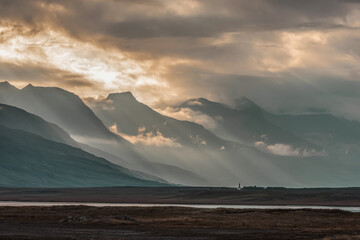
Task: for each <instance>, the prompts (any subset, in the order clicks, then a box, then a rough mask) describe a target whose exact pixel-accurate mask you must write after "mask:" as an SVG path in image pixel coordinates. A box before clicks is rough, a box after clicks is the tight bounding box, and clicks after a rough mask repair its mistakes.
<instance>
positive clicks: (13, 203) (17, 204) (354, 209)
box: [0, 201, 360, 212]
mask: <svg viewBox="0 0 360 240" xmlns="http://www.w3.org/2000/svg"><path fill="white" fill-rule="evenodd" d="M79 205H85V206H92V207H193V208H232V209H334V210H335V209H336V210H344V211H349V212H360V207H338V206H311V205H309V206H302V205H221V204H217V205H216V204H212V205H210V204H151V203H149V204H146V203H86V202H24V201H23V202H21V201H0V206H1V207H3V206H9V207H10V206H12V207H23V206H41V207H51V206H79Z"/></svg>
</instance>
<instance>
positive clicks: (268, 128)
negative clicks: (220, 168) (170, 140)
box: [176, 98, 319, 150]
mask: <svg viewBox="0 0 360 240" xmlns="http://www.w3.org/2000/svg"><path fill="white" fill-rule="evenodd" d="M176 107H177V108H179V109H184V108H185V109H191V110H192V111H195V112H200V113H202V114H205V115H207V116H209V117H211V118H213V119H214V121H216V127H215V129H213V131H214V132H215V133H216V134H218V135H220V136H221V135H224V136H230V137H231V138H232V139H236V140H238V141H240V142H242V143H247V144H250V145H252V144H254V143H260V142H261V143H264V144H266V145H273V144H286V145H290V146H291V147H293V148H300V149H303V150H306V149H317V150H318V149H319V147H317V146H316V145H315V144H312V143H310V142H307V141H305V140H303V139H301V138H299V137H297V136H296V135H294V134H292V133H291V132H288V131H286V130H284V129H282V128H280V127H279V126H277V125H274V124H272V123H271V122H269V121H267V119H265V118H264V116H263V111H262V109H261V108H260V107H259V106H257V105H256V104H255V103H253V102H251V101H250V100H249V99H246V98H243V99H240V100H239V101H238V106H237V107H236V108H235V109H234V108H231V107H230V106H227V105H225V104H222V103H217V102H212V101H209V100H207V99H205V98H198V99H190V100H188V101H186V102H184V103H182V104H181V105H179V106H176Z"/></svg>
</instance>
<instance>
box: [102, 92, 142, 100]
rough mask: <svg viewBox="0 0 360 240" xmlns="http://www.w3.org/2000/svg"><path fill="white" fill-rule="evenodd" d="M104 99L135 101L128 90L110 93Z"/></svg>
mask: <svg viewBox="0 0 360 240" xmlns="http://www.w3.org/2000/svg"><path fill="white" fill-rule="evenodd" d="M106 99H107V100H113V101H137V100H136V98H135V97H134V95H133V94H132V93H131V92H130V91H127V92H122V93H110V94H109V95H108V96H107V98H106Z"/></svg>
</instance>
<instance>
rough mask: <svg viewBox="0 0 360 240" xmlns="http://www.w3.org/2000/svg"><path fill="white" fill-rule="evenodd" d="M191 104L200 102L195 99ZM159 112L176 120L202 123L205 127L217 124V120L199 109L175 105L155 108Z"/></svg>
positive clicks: (212, 126) (210, 127)
mask: <svg viewBox="0 0 360 240" xmlns="http://www.w3.org/2000/svg"><path fill="white" fill-rule="evenodd" d="M191 104H201V103H200V102H197V101H192V102H191ZM156 111H158V112H159V113H161V114H163V115H165V116H169V117H172V118H175V119H178V120H183V121H190V122H195V123H198V124H201V125H203V126H204V127H205V128H208V129H214V128H216V126H217V120H220V119H217V120H215V119H213V118H212V117H210V116H208V115H206V114H203V113H201V112H199V111H193V110H191V109H190V108H177V107H166V108H165V109H156Z"/></svg>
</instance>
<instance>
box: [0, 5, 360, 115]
mask: <svg viewBox="0 0 360 240" xmlns="http://www.w3.org/2000/svg"><path fill="white" fill-rule="evenodd" d="M359 3H360V1H354V0H343V1H341V0H315V1H314V0H301V1H300V0H252V1H248V0H246V1H245V0H221V1H220V0H203V1H196V0H193V1H191V0H188V1H185V0H182V1H176V0H173V1H160V0H151V1H142V0H138V1H130V0H123V1H121V0H119V1H116V0H112V1H111V0H108V1H103V0H65V1H60V0H47V1H45V0H33V1H28V0H0V24H3V25H7V26H11V27H13V30H12V31H13V32H14V33H16V32H17V33H19V34H20V33H21V34H22V35H32V34H36V33H38V32H41V31H42V32H46V31H48V30H51V29H55V30H57V31H60V32H62V33H63V34H64V35H66V36H68V37H70V38H72V39H77V40H79V41H80V42H83V43H91V44H93V45H96V46H97V47H100V48H102V49H105V50H108V51H109V52H111V51H113V50H114V49H116V50H117V51H119V52H120V53H124V54H125V55H126V57H128V58H130V59H134V60H136V61H139V62H141V61H145V60H146V61H152V64H151V65H152V66H157V67H158V68H160V69H161V72H162V79H159V80H158V81H159V82H162V83H164V82H165V83H166V84H167V86H168V87H169V91H173V92H175V93H176V94H172V95H173V96H182V97H188V96H189V97H190V96H194V97H199V96H205V97H209V98H212V99H214V98H217V99H215V100H221V101H225V102H229V103H230V102H233V101H234V100H235V99H236V98H237V97H240V96H241V95H243V96H247V97H249V98H251V99H254V100H255V101H257V102H259V103H260V104H261V105H263V106H265V107H266V108H268V109H270V110H272V111H278V112H279V111H283V112H297V111H298V112H301V111H306V110H307V109H309V108H312V109H327V110H331V111H334V112H336V113H344V114H346V115H347V116H349V117H352V118H358V119H360V115H359V114H356V113H354V112H355V111H354V106H356V104H359V103H360V101H359V99H360V98H359V97H358V96H357V95H358V94H357V93H358V92H359V91H360V88H359V83H358V82H359V79H360V72H359V70H358V69H359V66H360V59H359V56H360V49H359V44H358V43H359V41H358V40H359V39H360V29H359V28H360V19H359V13H360V4H359ZM8 37H9V35H1V34H0V43H1V41H6V38H8ZM10 37H11V36H10ZM184 62H185V64H184ZM20 68H22V69H21V70H20ZM154 69H155V70H154V71H156V67H154ZM61 71H63V70H56V69H50V70H49V69H43V68H41V67H34V66H31V67H29V66H27V65H24V66H22V65H11V66H10V65H9V66H7V67H5V65H4V64H2V65H1V67H0V77H1V78H3V79H5V78H8V79H15V80H16V79H29V80H34V81H35V79H36V81H38V82H39V83H42V82H45V81H46V80H45V79H50V78H52V79H53V80H52V81H53V82H58V83H59V84H58V85H60V86H68V87H72V86H76V87H79V88H81V87H87V88H94V89H96V88H98V87H99V86H98V85H96V84H95V83H94V84H93V85H91V84H92V82H91V81H89V80H87V79H85V78H84V77H83V76H82V75H78V74H76V75H73V76H72V75H71V74H72V73H71V72H69V73H66V72H65V73H64V72H61ZM10 72H11V73H10ZM134 79H137V77H136V76H134ZM144 86H145V87H144ZM155 87H156V86H148V85H141V86H139V87H138V90H139V91H140V92H144V93H145V92H153V93H154V95H156V94H158V93H159V91H158V90H156V89H155V90H154V88H155ZM149 89H151V91H149ZM164 92H166V91H164ZM164 95H166V94H164ZM358 115H359V116H358Z"/></svg>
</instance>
